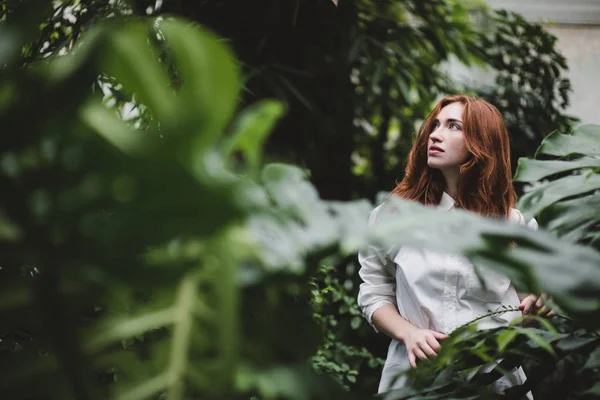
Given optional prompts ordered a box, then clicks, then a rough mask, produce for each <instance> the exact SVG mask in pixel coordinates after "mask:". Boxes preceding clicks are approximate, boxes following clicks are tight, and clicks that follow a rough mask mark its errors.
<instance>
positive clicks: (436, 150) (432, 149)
mask: <svg viewBox="0 0 600 400" xmlns="http://www.w3.org/2000/svg"><path fill="white" fill-rule="evenodd" d="M443 152H444V150H442V149H440V148H439V147H436V146H431V147H430V148H429V154H430V155H432V156H435V155H438V154H441V153H443Z"/></svg>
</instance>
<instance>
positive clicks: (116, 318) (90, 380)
mask: <svg viewBox="0 0 600 400" xmlns="http://www.w3.org/2000/svg"><path fill="white" fill-rule="evenodd" d="M9 22H10V21H9ZM32 26H33V27H34V28H33V29H36V25H35V24H20V23H17V21H16V20H13V22H12V23H9V24H6V25H5V26H4V27H3V29H4V32H9V33H11V34H10V35H7V36H6V37H7V38H9V39H10V40H13V41H15V42H14V43H12V42H11V46H12V47H13V48H19V46H22V45H24V44H25V43H26V42H27V40H28V38H29V37H30V36H29V35H30V33H28V32H27V29H31V27H32ZM150 38H152V40H150ZM154 38H156V40H155V39H154ZM75 49H76V50H75V51H73V52H72V53H71V54H70V55H67V56H63V57H59V58H56V59H51V60H48V61H47V62H42V63H34V64H31V65H29V66H28V67H27V68H25V69H18V68H12V67H11V66H14V65H18V63H19V55H18V54H17V55H15V54H12V55H10V57H8V56H6V54H3V56H4V57H5V58H4V59H2V60H1V61H2V63H3V65H8V66H9V67H7V68H6V69H4V70H3V78H5V79H3V80H2V85H1V86H0V99H2V100H1V101H0V124H2V126H3V127H4V129H5V132H6V133H5V140H3V142H2V145H1V148H0V149H1V150H0V167H1V169H0V188H1V191H2V193H3V196H2V199H1V200H0V248H1V249H2V260H1V265H2V270H0V274H2V291H1V293H2V296H1V300H0V310H2V315H3V320H2V323H3V325H2V328H1V329H0V332H1V334H2V336H3V337H2V339H3V343H4V339H5V338H8V339H7V340H8V342H10V343H12V344H13V346H10V347H9V348H5V349H3V350H4V351H3V352H2V354H1V355H0V356H1V357H2V358H3V359H2V362H1V363H0V365H1V368H2V374H3V380H2V383H0V393H1V395H2V397H3V398H31V397H43V398H60V399H65V398H92V399H93V398H126V399H140V398H159V397H162V396H166V397H167V398H169V399H180V398H248V397H250V396H257V397H260V398H298V399H304V398H352V396H353V395H357V396H358V395H360V394H359V393H352V392H350V393H348V392H342V391H341V389H340V388H339V387H338V386H337V385H333V384H332V381H331V380H328V379H325V377H322V376H321V377H319V376H318V375H315V374H313V373H311V372H310V368H309V365H308V363H307V360H308V359H309V357H311V355H313V354H314V353H315V351H316V349H317V346H318V344H319V342H320V341H321V338H320V336H321V330H320V329H319V326H318V325H317V324H316V323H314V321H313V318H314V315H313V312H311V309H310V308H309V306H308V304H309V301H310V299H311V287H310V286H309V284H308V279H309V277H311V276H313V277H314V276H316V275H317V268H318V267H319V266H320V265H338V263H340V262H342V261H343V260H344V259H345V258H347V257H351V256H352V255H353V254H355V253H356V251H357V250H358V249H359V248H361V247H363V246H364V245H365V244H367V243H370V242H377V243H379V244H382V245H392V244H393V245H410V246H416V247H423V246H436V247H438V248H440V249H442V250H446V251H453V252H454V251H456V252H460V253H462V254H465V255H467V256H469V257H470V258H471V259H472V260H473V261H474V262H476V263H478V264H479V263H480V264H483V265H486V266H489V267H492V268H497V269H500V270H501V271H503V272H505V273H507V274H508V275H509V276H510V277H511V279H513V281H514V282H516V283H517V284H518V285H519V287H520V288H521V289H526V290H531V291H539V289H540V287H543V289H544V290H545V291H547V292H548V293H549V294H550V295H551V296H553V299H554V301H555V302H556V304H557V305H559V306H560V307H561V308H562V309H564V311H565V312H567V313H568V315H569V316H571V317H573V318H577V319H578V320H580V321H587V322H588V325H589V326H590V327H591V328H597V316H598V312H599V309H600V306H599V305H598V304H597V301H598V300H597V299H596V297H595V293H597V290H598V286H600V285H599V284H598V281H597V279H596V277H597V265H598V264H599V257H600V256H599V255H598V253H597V252H596V250H594V249H593V248H591V247H582V246H578V245H575V244H573V243H570V242H565V241H563V240H560V239H559V238H557V237H556V236H555V235H553V234H550V233H547V232H543V231H540V232H533V231H529V230H527V229H525V228H523V227H520V226H517V225H511V224H507V223H503V222H501V221H491V220H487V219H484V218H481V217H477V216H475V215H470V214H468V213H460V212H457V213H439V212H437V211H436V210H433V209H427V208H423V207H421V206H419V205H416V204H412V203H407V202H402V201H393V200H389V201H390V202H393V203H394V205H395V206H396V207H397V211H398V214H397V216H398V218H390V220H389V221H388V223H386V224H383V225H382V226H379V227H377V228H376V230H374V231H369V230H367V229H366V227H365V221H366V218H367V215H368V213H369V211H370V209H371V208H372V207H373V205H372V204H371V203H370V202H369V201H366V200H361V201H355V202H347V203H340V202H328V201H323V200H322V199H321V198H320V197H319V195H318V192H317V190H316V189H315V187H314V186H313V185H312V184H311V183H309V181H308V179H307V174H306V173H305V171H303V170H302V169H300V168H297V167H293V166H286V165H277V164H272V165H268V166H266V167H265V168H261V167H262V159H263V149H262V144H263V142H264V139H265V136H266V134H267V133H268V132H269V131H270V130H271V129H272V127H273V125H274V124H275V122H276V121H277V119H278V118H279V117H280V116H281V115H282V112H283V108H282V106H281V105H280V104H279V103H275V102H261V103H259V104H256V105H255V106H254V107H251V108H248V109H245V110H243V111H242V112H241V113H239V114H238V116H237V117H236V118H234V119H233V120H232V118H233V115H234V111H235V109H236V107H237V104H238V103H237V101H238V94H239V88H240V86H241V84H240V80H239V72H238V70H237V65H236V63H235V61H234V60H233V55H232V54H231V53H230V52H229V51H228V50H227V49H226V48H225V47H224V46H223V43H220V42H219V41H218V40H217V39H215V38H214V37H213V36H212V35H210V34H208V33H207V32H205V31H203V30H201V29H199V28H198V27H196V26H193V25H192V24H190V23H189V22H186V21H181V20H174V19H162V18H160V19H153V20H146V19H133V18H132V19H130V20H129V21H122V20H114V21H112V23H107V24H103V25H101V26H98V27H96V28H95V29H92V30H90V31H89V32H88V33H87V35H86V36H85V37H84V38H83V40H82V42H81V44H80V45H78V46H76V47H75ZM157 55H160V56H157ZM11 57H12V58H11ZM159 60H160V61H159ZM167 71H168V72H167ZM171 73H173V74H171ZM103 74H106V75H107V76H109V77H110V78H111V79H114V80H115V82H118V83H119V84H120V85H122V90H123V91H124V92H125V93H128V94H129V95H132V96H135V98H136V99H137V101H138V102H139V103H140V104H143V105H144V107H146V108H147V110H148V116H149V117H148V122H147V124H144V125H143V126H141V127H139V128H136V127H133V126H131V124H128V123H125V122H123V121H122V120H121V119H120V118H119V115H118V114H117V113H116V112H114V110H112V109H111V108H110V106H109V105H106V104H103V103H102V98H101V97H102V96H101V94H100V93H98V92H94V91H93V90H92V87H93V84H94V82H96V80H97V78H98V76H101V75H103ZM173 77H177V79H176V80H175V79H172V78H173ZM32 115H33V117H32ZM440 223H441V224H442V226H443V227H444V229H439V227H440ZM361 227H362V228H361ZM423 237H427V238H429V240H428V241H423V239H422V238H423ZM511 242H515V243H517V244H518V247H517V248H516V249H515V248H512V247H511V246H508V244H509V243H511ZM325 257H326V260H325V261H324V262H323V261H322V260H323V259H324V258H325ZM565 265H577V269H569V270H565V268H564V266H565ZM565 271H567V272H565ZM553 274H562V275H557V276H561V277H564V276H565V275H566V276H567V278H568V279H565V278H561V279H555V280H552V279H547V277H546V276H547V275H550V276H552V275H553ZM23 275H26V276H23ZM31 275H32V276H31ZM331 283H332V284H334V285H335V284H336V283H335V281H331ZM582 289H585V290H582ZM344 301H345V300H344ZM350 310H352V308H349V311H348V312H349V313H350V314H352V311H350ZM318 311H319V310H318V309H317V312H318ZM354 317H355V315H353V316H352V319H351V320H354ZM362 325H364V323H363V324H362ZM465 329H466V328H465ZM524 332H529V331H523V332H521V331H517V332H516V333H515V334H510V335H509V334H505V336H507V335H508V336H514V337H510V339H511V340H508V338H505V340H504V341H505V342H506V343H507V344H506V348H507V349H513V348H514V347H513V346H516V344H518V343H520V342H521V341H522V340H524V339H530V340H531V341H532V342H533V344H527V346H529V347H528V348H533V347H535V344H536V343H537V344H538V346H542V348H544V347H547V346H543V345H541V344H540V343H543V342H541V341H539V337H538V336H540V335H547V334H546V333H543V332H538V336H535V335H532V334H531V333H529V334H528V333H524ZM550 333H552V332H550ZM473 334H477V333H473ZM585 335H588V333H587V332H580V333H579V337H584V336H585ZM542 337H544V336H542ZM584 339H586V340H587V339H588V337H587V336H585V337H584ZM466 340H468V338H465V339H464V340H463V341H466ZM325 343H327V342H325ZM515 343H516V344H515ZM527 343H529V342H527ZM561 343H567V344H568V343H569V342H561ZM578 343H579V342H578ZM590 343H595V342H593V341H592V342H590ZM460 346H461V345H460V344H458V342H457V344H456V347H457V348H460ZM578 346H579V345H578ZM589 346H592V345H589ZM471 347H473V346H471ZM579 348H580V347H578V349H579ZM585 349H589V348H585ZM538 350H539V349H538ZM447 351H449V352H450V351H452V349H448V350H447ZM489 351H492V350H489ZM546 351H547V348H546ZM555 351H556V350H555ZM578 351H579V350H578ZM486 354H487V353H486ZM527 354H533V350H531V352H530V353H527ZM594 354H595V353H594ZM361 357H362V356H361ZM365 358H368V356H366V357H364V358H363V359H365ZM440 359H443V358H440ZM313 360H314V358H313ZM475 361H477V360H475ZM594 362H595V363H597V361H594ZM594 365H595V364H594V363H592V364H591V367H590V366H588V367H589V368H588V370H589V371H594V369H593V368H597V367H594ZM351 370H352V368H349V369H348V370H347V372H346V370H342V371H339V375H338V378H341V379H342V381H343V379H346V381H343V382H344V383H351V380H348V379H347V377H348V376H355V374H353V373H351ZM419 371H420V370H419ZM477 379H481V378H477ZM447 387H448V386H446V388H447ZM474 387H479V386H473V385H471V388H474Z"/></svg>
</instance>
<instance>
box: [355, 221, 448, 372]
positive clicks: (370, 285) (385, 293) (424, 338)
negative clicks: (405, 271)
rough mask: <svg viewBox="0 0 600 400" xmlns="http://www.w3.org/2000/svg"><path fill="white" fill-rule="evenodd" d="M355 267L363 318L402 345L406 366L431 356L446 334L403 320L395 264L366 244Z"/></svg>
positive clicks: (437, 349) (413, 364)
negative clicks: (359, 266) (358, 278)
mask: <svg viewBox="0 0 600 400" xmlns="http://www.w3.org/2000/svg"><path fill="white" fill-rule="evenodd" d="M377 211H378V209H375V210H373V212H372V213H371V217H370V218H369V225H372V224H373V223H374V221H375V219H376V216H377ZM358 261H359V263H360V265H361V268H360V270H359V272H358V273H359V275H360V278H361V279H362V281H363V283H361V285H360V290H359V293H358V305H359V307H360V308H361V310H362V312H363V314H364V316H365V318H366V319H367V321H368V322H369V324H371V326H373V328H375V330H376V331H381V332H383V333H384V334H386V335H387V336H389V337H390V338H392V339H395V340H398V341H401V342H403V343H404V344H405V346H406V350H407V353H408V360H409V362H410V365H411V366H412V367H413V368H414V367H416V359H417V358H419V359H423V360H424V359H426V358H429V357H434V356H435V355H436V354H437V352H438V351H439V350H440V344H439V342H438V340H443V339H445V338H446V335H444V334H442V333H439V332H435V331H431V330H429V329H420V328H417V327H416V326H415V325H413V324H411V323H410V322H408V321H407V320H406V319H404V318H403V317H402V316H401V315H400V313H399V312H398V307H397V305H396V277H395V272H396V271H395V270H396V268H395V264H394V263H393V262H392V261H391V260H389V259H388V258H387V257H385V256H384V252H383V251H382V250H381V249H378V248H377V247H375V246H370V247H369V248H367V250H365V251H361V252H359V254H358Z"/></svg>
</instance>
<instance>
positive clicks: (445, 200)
mask: <svg viewBox="0 0 600 400" xmlns="http://www.w3.org/2000/svg"><path fill="white" fill-rule="evenodd" d="M455 204H456V201H454V199H453V198H452V197H450V195H449V194H448V193H446V192H443V193H442V198H441V199H440V204H439V205H438V207H439V208H441V209H442V211H448V210H450V209H452V208H454V205H455Z"/></svg>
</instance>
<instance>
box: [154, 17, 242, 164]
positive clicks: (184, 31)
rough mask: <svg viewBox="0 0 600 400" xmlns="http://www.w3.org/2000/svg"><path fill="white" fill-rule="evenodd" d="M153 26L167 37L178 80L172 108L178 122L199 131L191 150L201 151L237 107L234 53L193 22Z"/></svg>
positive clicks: (238, 83)
mask: <svg viewBox="0 0 600 400" xmlns="http://www.w3.org/2000/svg"><path fill="white" fill-rule="evenodd" d="M156 25H157V26H158V32H160V33H162V34H163V35H164V36H165V38H166V39H167V45H168V47H169V50H170V51H172V52H173V55H174V57H175V61H176V67H177V71H178V73H179V78H180V79H181V81H182V84H181V88H180V91H179V93H178V96H177V103H176V104H177V107H178V108H179V109H178V110H176V111H177V115H178V116H179V117H180V118H181V117H182V118H184V121H180V122H179V123H180V125H183V126H185V128H186V129H190V130H191V131H192V132H202V135H200V136H197V137H196V138H195V139H196V142H195V145H194V146H195V149H194V150H193V151H195V152H197V151H202V150H203V149H204V147H205V146H206V145H207V144H210V143H212V142H213V141H214V140H215V139H216V137H217V136H218V135H220V134H221V133H222V132H223V129H224V128H225V126H226V124H227V123H228V122H229V120H230V119H231V117H232V115H233V112H234V110H235V108H236V106H237V96H238V93H239V91H240V88H241V81H240V79H239V70H238V66H237V64H236V63H235V61H234V59H235V58H234V55H233V54H232V53H231V51H230V50H229V49H228V48H227V47H226V46H224V45H223V44H222V43H219V41H218V40H217V38H216V37H215V36H213V35H212V34H210V33H208V32H207V31H205V30H203V29H201V28H200V27H199V26H197V25H193V24H191V23H189V22H186V21H183V20H179V19H174V18H169V19H165V20H162V21H160V22H158V23H157V24H156Z"/></svg>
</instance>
